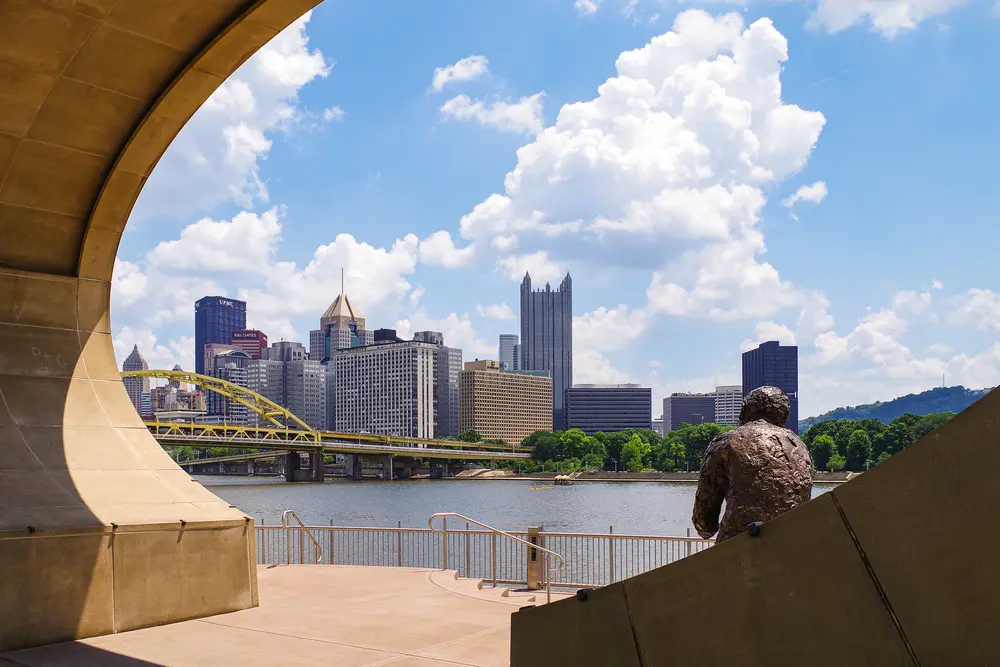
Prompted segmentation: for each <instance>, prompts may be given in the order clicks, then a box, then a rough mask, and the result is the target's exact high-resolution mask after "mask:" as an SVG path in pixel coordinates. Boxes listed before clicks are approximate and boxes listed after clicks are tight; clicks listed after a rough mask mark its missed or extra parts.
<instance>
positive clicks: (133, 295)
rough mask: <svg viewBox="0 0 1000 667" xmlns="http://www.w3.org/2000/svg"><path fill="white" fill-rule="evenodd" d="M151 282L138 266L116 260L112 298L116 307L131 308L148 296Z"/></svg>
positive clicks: (112, 279) (112, 281) (112, 280)
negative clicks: (147, 291)
mask: <svg viewBox="0 0 1000 667" xmlns="http://www.w3.org/2000/svg"><path fill="white" fill-rule="evenodd" d="M148 285H149V281H148V280H147V279H146V274H145V273H143V272H142V271H141V270H140V269H139V265H138V264H133V263H132V262H127V261H125V260H120V259H118V258H117V257H116V258H115V268H114V273H113V274H112V278H111V297H112V299H114V302H113V303H114V304H115V305H122V306H130V305H132V304H134V303H135V302H136V301H138V300H139V299H141V298H143V297H144V296H146V290H147V287H148Z"/></svg>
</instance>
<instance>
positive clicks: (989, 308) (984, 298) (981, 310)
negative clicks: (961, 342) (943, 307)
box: [948, 288, 1000, 331]
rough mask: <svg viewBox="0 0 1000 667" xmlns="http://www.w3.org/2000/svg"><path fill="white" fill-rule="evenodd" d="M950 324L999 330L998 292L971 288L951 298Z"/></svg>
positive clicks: (999, 308)
mask: <svg viewBox="0 0 1000 667" xmlns="http://www.w3.org/2000/svg"><path fill="white" fill-rule="evenodd" d="M948 321H949V323H951V324H954V325H958V326H970V327H975V328H977V329H982V330H990V331H1000V294H998V293H997V292H994V291H993V290H988V289H980V288H973V289H970V290H968V291H967V292H966V293H965V294H960V295H958V296H957V297H955V298H954V299H952V311H951V313H950V314H949V316H948Z"/></svg>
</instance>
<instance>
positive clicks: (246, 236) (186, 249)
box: [146, 208, 281, 273]
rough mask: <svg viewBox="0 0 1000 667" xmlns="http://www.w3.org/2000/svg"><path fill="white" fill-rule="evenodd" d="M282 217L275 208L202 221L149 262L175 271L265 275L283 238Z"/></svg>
mask: <svg viewBox="0 0 1000 667" xmlns="http://www.w3.org/2000/svg"><path fill="white" fill-rule="evenodd" d="M279 215H280V211H279V209H278V208H272V209H270V210H269V211H265V212H264V213H261V214H257V213H251V212H249V211H242V212H240V213H237V214H236V216H234V217H233V218H232V219H231V220H212V219H211V218H202V219H201V220H198V221H197V222H195V223H193V224H191V225H188V226H187V227H185V228H184V230H183V231H182V232H181V235H180V238H179V239H176V240H173V241H164V242H162V243H160V244H159V245H157V246H156V247H154V248H153V250H152V251H150V253H149V254H148V255H147V257H146V259H147V261H148V262H149V264H150V265H152V266H153V267H157V268H169V270H171V271H177V270H180V271H204V272H214V271H235V272H252V273H261V272H263V271H266V270H267V268H268V266H269V265H270V262H271V257H272V255H273V254H274V251H275V249H276V247H277V244H278V241H279V240H280V238H281V224H280V223H279V221H278V218H279ZM237 249H238V252H237V251H236V250H237Z"/></svg>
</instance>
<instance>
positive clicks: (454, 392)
mask: <svg viewBox="0 0 1000 667" xmlns="http://www.w3.org/2000/svg"><path fill="white" fill-rule="evenodd" d="M413 340H415V341H419V342H421V343H430V344H431V345H434V437H435V438H439V437H442V436H446V435H450V436H458V434H459V431H458V395H459V391H458V374H459V373H461V372H462V351H461V350H459V349H458V348H455V347H447V346H445V344H444V334H442V333H441V332H440V331H418V332H416V333H415V334H413Z"/></svg>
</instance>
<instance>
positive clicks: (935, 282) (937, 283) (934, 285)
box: [931, 280, 944, 289]
mask: <svg viewBox="0 0 1000 667" xmlns="http://www.w3.org/2000/svg"><path fill="white" fill-rule="evenodd" d="M931 289H944V285H943V284H942V283H941V281H940V280H932V281H931Z"/></svg>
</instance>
